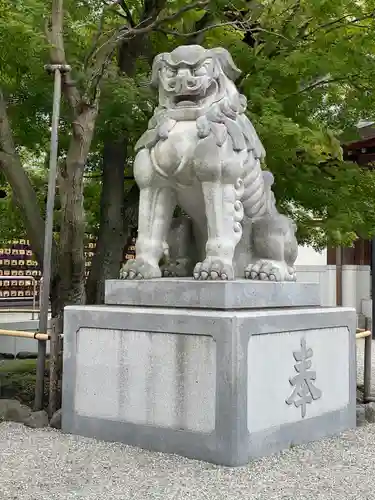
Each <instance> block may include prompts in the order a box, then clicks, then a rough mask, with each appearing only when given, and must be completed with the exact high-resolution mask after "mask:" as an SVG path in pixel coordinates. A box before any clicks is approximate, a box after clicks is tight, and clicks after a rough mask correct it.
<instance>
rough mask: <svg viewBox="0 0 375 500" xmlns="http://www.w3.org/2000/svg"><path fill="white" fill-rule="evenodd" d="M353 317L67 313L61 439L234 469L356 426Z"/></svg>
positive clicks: (324, 313) (271, 312)
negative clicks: (113, 444) (114, 444)
mask: <svg viewBox="0 0 375 500" xmlns="http://www.w3.org/2000/svg"><path fill="white" fill-rule="evenodd" d="M355 372H356V370H355V312H354V310H352V309H348V308H318V307H316V308H285V309H282V308H280V309H259V310H257V309H249V310H234V309H231V310H226V311H223V310H214V309H199V308H197V309H184V308H179V309H176V308H173V307H150V306H149V307H133V306H85V307H83V306H72V307H67V308H66V310H65V331H64V371H63V412H62V428H63V431H65V432H68V433H73V434H79V435H83V436H88V437H95V438H98V439H103V440H108V441H120V442H123V443H126V444H129V445H134V446H139V447H142V448H146V449H150V450H155V451H162V452H168V453H177V454H180V455H183V456H186V457H189V458H195V459H201V460H205V461H208V462H213V463H216V464H220V465H227V466H237V465H243V464H246V463H248V462H249V461H250V460H251V459H252V458H254V457H260V456H263V455H268V454H270V453H272V452H275V451H277V450H281V449H283V448H288V447H290V446H291V445H295V444H299V443H303V442H307V441H312V440H316V439H319V438H322V437H325V436H330V435H333V434H336V433H339V432H340V431H343V430H345V429H348V428H351V427H355V413H356V412H355V396H356V394H355V392H356V373H355Z"/></svg>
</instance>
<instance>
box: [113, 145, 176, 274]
mask: <svg viewBox="0 0 375 500" xmlns="http://www.w3.org/2000/svg"><path fill="white" fill-rule="evenodd" d="M134 177H135V179H136V182H137V184H138V186H139V188H140V195H139V222H138V239H137V243H136V258H135V259H134V260H130V261H128V262H127V263H126V264H125V265H124V266H123V268H122V269H121V272H120V277H121V278H123V279H143V278H146V279H149V278H160V277H161V271H160V268H159V261H160V259H161V257H162V255H163V250H164V242H165V241H166V239H167V234H168V231H169V228H170V225H171V220H172V216H173V211H174V208H175V206H176V198H175V192H174V190H173V189H172V188H171V187H169V186H168V184H167V181H166V180H164V179H163V178H162V177H160V176H159V175H158V174H157V173H155V171H154V169H153V165H152V162H151V159H150V155H149V152H148V151H147V150H146V149H143V150H141V151H140V152H139V153H138V154H137V156H136V159H135V162H134Z"/></svg>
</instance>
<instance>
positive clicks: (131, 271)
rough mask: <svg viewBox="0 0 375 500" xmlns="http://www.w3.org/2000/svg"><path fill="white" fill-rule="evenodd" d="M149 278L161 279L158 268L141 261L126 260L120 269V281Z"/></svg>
mask: <svg viewBox="0 0 375 500" xmlns="http://www.w3.org/2000/svg"><path fill="white" fill-rule="evenodd" d="M151 278H161V271H160V268H159V266H152V265H151V264H148V263H147V262H144V261H143V260H141V259H132V260H128V262H127V263H126V264H124V265H123V266H122V268H121V269H120V279H123V280H142V279H151Z"/></svg>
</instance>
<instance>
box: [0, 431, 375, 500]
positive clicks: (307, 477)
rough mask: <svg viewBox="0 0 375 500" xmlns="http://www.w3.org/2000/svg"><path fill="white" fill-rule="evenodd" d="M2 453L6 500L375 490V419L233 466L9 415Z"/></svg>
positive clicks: (211, 499) (138, 499)
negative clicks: (35, 425)
mask: <svg viewBox="0 0 375 500" xmlns="http://www.w3.org/2000/svg"><path fill="white" fill-rule="evenodd" d="M0 458H1V465H0V498H1V500H57V499H59V500H60V499H65V500H73V499H77V498H78V499H85V500H99V499H100V500H120V499H121V500H127V499H129V500H130V499H132V500H151V499H152V500H154V499H162V500H172V499H173V500H190V499H196V500H198V499H199V500H247V499H249V500H250V499H251V500H276V499H277V500H282V499H288V500H292V499H293V500H300V499H306V500H307V499H314V500H323V499H324V500H326V499H327V500H328V499H337V500H344V499H358V500H364V499H373V498H375V482H374V479H373V478H374V477H375V425H368V426H366V427H362V428H360V429H358V430H356V431H355V432H346V433H345V434H343V435H342V436H341V437H340V438H339V439H326V440H323V441H320V442H318V443H312V444H310V445H307V446H301V447H296V448H293V449H291V450H288V451H286V452H283V453H281V454H279V455H275V456H273V457H270V458H266V459H263V460H259V461H256V462H253V463H252V464H250V465H249V466H247V467H241V468H237V469H229V468H223V467H216V466H213V465H210V464H206V463H202V462H197V461H193V460H187V459H185V458H181V457H177V456H173V455H162V454H159V453H151V452H146V451H142V450H138V449H136V448H130V447H128V446H124V445H120V444H108V443H103V442H98V441H95V440H93V439H86V438H78V437H75V436H68V435H63V434H60V433H58V432H57V431H53V430H31V429H28V428H26V427H23V426H22V425H19V424H15V423H3V424H1V425H0Z"/></svg>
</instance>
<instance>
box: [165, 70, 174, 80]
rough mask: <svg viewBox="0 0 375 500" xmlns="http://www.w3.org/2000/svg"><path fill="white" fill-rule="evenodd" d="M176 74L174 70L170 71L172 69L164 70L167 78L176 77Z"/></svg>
mask: <svg viewBox="0 0 375 500" xmlns="http://www.w3.org/2000/svg"><path fill="white" fill-rule="evenodd" d="M176 74H177V72H176V70H174V69H172V68H166V69H165V76H166V77H167V78H173V77H174V76H176Z"/></svg>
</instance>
